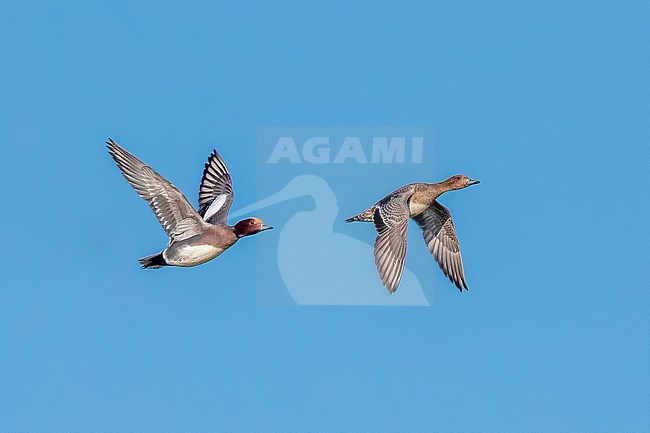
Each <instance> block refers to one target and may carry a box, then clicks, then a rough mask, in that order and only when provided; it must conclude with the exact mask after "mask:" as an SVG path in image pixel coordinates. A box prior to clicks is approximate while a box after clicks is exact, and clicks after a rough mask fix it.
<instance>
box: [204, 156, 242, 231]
mask: <svg viewBox="0 0 650 433" xmlns="http://www.w3.org/2000/svg"><path fill="white" fill-rule="evenodd" d="M234 196H235V195H234V193H233V191H232V179H231V178H230V173H229V172H228V168H227V167H226V164H225V163H224V162H223V159H221V156H220V155H219V154H218V153H217V151H216V150H213V151H212V153H211V154H210V156H209V157H208V162H206V163H205V168H204V170H203V177H202V179H201V187H200V188H199V215H201V217H203V219H204V220H205V221H207V222H209V223H211V224H226V221H227V218H228V212H229V211H230V205H231V204H232V201H233V199H234Z"/></svg>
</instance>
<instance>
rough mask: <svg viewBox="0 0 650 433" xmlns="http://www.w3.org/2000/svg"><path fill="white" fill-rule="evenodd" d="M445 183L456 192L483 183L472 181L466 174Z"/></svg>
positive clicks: (453, 177)
mask: <svg viewBox="0 0 650 433" xmlns="http://www.w3.org/2000/svg"><path fill="white" fill-rule="evenodd" d="M444 183H445V184H447V187H448V188H449V189H450V190H454V189H463V188H467V187H468V186H471V185H476V184H477V183H481V181H479V180H474V179H470V178H469V177H467V176H465V175H464V174H457V175H455V176H452V177H450V178H449V179H447V180H445V181H444Z"/></svg>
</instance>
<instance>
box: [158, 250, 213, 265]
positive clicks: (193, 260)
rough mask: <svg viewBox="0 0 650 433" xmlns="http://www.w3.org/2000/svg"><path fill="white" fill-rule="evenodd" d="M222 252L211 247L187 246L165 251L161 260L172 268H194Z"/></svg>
mask: <svg viewBox="0 0 650 433" xmlns="http://www.w3.org/2000/svg"><path fill="white" fill-rule="evenodd" d="M224 251H225V249H223V248H217V247H215V246H212V245H188V246H184V247H180V248H178V249H174V250H173V251H167V250H165V251H164V252H163V258H164V259H165V261H166V262H167V263H168V264H170V265H174V266H196V265H200V264H201V263H205V262H207V261H210V260H212V259H214V258H215V257H217V256H218V255H219V254H221V253H223V252H224Z"/></svg>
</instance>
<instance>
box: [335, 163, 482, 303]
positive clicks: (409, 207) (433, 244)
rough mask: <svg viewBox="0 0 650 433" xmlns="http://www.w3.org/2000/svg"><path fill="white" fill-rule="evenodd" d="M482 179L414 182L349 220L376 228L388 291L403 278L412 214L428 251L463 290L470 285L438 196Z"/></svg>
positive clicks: (460, 176) (377, 249)
mask: <svg viewBox="0 0 650 433" xmlns="http://www.w3.org/2000/svg"><path fill="white" fill-rule="evenodd" d="M477 183H480V182H479V181H478V180H472V179H470V178H469V177H467V176H465V175H463V174H457V175H455V176H452V177H450V178H449V179H447V180H444V181H442V182H438V183H411V184H409V185H406V186H403V187H401V188H400V189H397V190H395V191H393V192H391V193H390V194H388V195H387V196H386V197H384V198H383V199H381V200H380V201H378V202H377V203H376V204H375V205H374V206H372V207H371V208H370V209H368V210H365V211H363V212H361V213H360V214H358V215H355V216H352V217H350V218H348V219H346V220H345V221H346V222H354V221H361V222H372V223H374V225H375V229H376V230H377V233H378V234H377V239H376V240H375V265H376V266H377V271H379V277H380V278H381V282H382V283H383V284H384V286H386V288H387V289H388V292H390V293H395V291H396V290H397V287H398V286H399V283H400V280H401V279H402V271H403V270H404V257H405V256H406V226H407V224H408V220H409V217H410V218H413V219H414V220H415V222H416V223H417V224H418V225H419V226H420V228H421V229H422V232H423V235H424V242H425V243H426V244H427V247H429V252H430V253H431V254H432V255H433V258H434V259H435V260H436V262H438V265H439V266H440V269H442V272H443V273H444V274H445V276H446V277H447V278H449V279H450V280H451V282H452V283H454V284H455V285H456V287H457V288H458V289H459V290H460V291H461V292H462V291H463V288H465V289H467V283H466V282H465V274H464V272H463V262H462V260H461V257H460V248H459V246H458V238H457V237H456V233H455V232H454V223H453V222H452V220H451V213H449V209H447V208H446V207H444V206H443V205H441V204H440V203H439V202H438V201H437V200H436V199H437V198H438V197H439V196H440V195H441V194H442V193H444V192H447V191H453V190H456V189H463V188H467V187H468V186H470V185H475V184H477Z"/></svg>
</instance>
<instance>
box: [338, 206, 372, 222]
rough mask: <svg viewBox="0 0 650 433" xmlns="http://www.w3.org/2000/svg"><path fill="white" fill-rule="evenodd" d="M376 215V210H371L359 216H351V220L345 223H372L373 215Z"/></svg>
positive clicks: (348, 219)
mask: <svg viewBox="0 0 650 433" xmlns="http://www.w3.org/2000/svg"><path fill="white" fill-rule="evenodd" d="M374 213H375V208H374V207H373V208H370V209H368V210H364V211H363V212H361V213H360V214H357V215H355V216H351V217H350V218H346V220H345V222H346V223H352V222H355V221H361V222H364V223H371V222H372V221H373V218H372V216H373V214H374Z"/></svg>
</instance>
